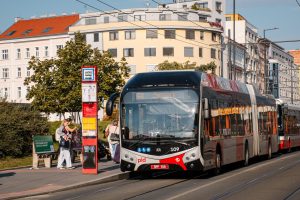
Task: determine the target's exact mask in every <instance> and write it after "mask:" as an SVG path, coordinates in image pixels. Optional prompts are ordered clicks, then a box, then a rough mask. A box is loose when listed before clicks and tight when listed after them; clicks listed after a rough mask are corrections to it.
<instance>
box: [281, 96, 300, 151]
mask: <svg viewBox="0 0 300 200" xmlns="http://www.w3.org/2000/svg"><path fill="white" fill-rule="evenodd" d="M276 104H277V110H278V135H279V150H280V151H282V150H285V151H291V149H292V148H294V147H299V146H300V106H299V105H294V104H288V103H284V102H283V101H282V100H280V99H276Z"/></svg>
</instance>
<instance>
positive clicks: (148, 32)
mask: <svg viewBox="0 0 300 200" xmlns="http://www.w3.org/2000/svg"><path fill="white" fill-rule="evenodd" d="M157 37H158V33H157V30H154V29H148V30H146V38H157Z"/></svg>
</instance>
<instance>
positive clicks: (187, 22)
mask: <svg viewBox="0 0 300 200" xmlns="http://www.w3.org/2000/svg"><path fill="white" fill-rule="evenodd" d="M201 12H202V11H195V10H192V9H182V10H177V9H175V8H168V7H167V6H164V7H159V8H137V9H124V10H121V11H119V10H118V11H110V12H105V13H102V12H95V13H86V14H81V15H80V20H79V21H78V22H77V23H75V24H73V25H72V26H71V27H70V29H69V34H70V35H74V33H76V32H81V33H83V34H85V36H86V41H87V43H88V44H91V46H92V47H97V48H98V49H99V50H104V51H107V50H108V51H110V52H111V54H112V57H113V58H114V59H115V60H116V61H120V60H121V59H122V58H123V57H125V58H126V62H127V63H128V66H129V67H130V69H131V72H130V73H131V75H134V74H135V73H139V72H145V71H153V70H155V68H156V66H157V65H158V64H160V63H163V62H164V61H165V60H168V61H169V62H174V61H176V62H179V63H184V62H186V61H189V62H190V63H195V64H196V66H200V65H202V64H208V63H210V62H215V64H216V66H217V69H216V74H218V75H220V74H221V72H220V71H221V42H222V33H223V28H222V27H221V25H220V24H219V23H209V22H208V21H202V20H200V19H199V15H200V14H199V13H201ZM211 12H213V11H211ZM166 33H169V34H166ZM168 50H170V52H171V53H170V54H169V53H168Z"/></svg>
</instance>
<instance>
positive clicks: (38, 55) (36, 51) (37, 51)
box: [35, 47, 40, 58]
mask: <svg viewBox="0 0 300 200" xmlns="http://www.w3.org/2000/svg"><path fill="white" fill-rule="evenodd" d="M35 57H37V58H38V57H40V48H39V47H35Z"/></svg>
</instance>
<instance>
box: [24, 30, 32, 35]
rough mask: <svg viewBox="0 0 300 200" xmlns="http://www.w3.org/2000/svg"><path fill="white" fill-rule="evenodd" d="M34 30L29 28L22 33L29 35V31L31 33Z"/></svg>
mask: <svg viewBox="0 0 300 200" xmlns="http://www.w3.org/2000/svg"><path fill="white" fill-rule="evenodd" d="M31 32H32V29H27V30H26V31H24V32H23V33H22V35H28V34H29V33H31Z"/></svg>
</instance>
